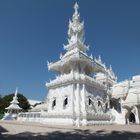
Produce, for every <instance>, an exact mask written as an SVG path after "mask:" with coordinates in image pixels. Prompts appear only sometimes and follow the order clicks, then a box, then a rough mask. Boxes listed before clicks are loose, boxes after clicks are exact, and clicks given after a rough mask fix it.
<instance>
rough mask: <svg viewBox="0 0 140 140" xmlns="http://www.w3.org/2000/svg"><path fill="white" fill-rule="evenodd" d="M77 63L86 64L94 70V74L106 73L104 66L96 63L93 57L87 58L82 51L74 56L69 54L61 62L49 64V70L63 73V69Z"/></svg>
mask: <svg viewBox="0 0 140 140" xmlns="http://www.w3.org/2000/svg"><path fill="white" fill-rule="evenodd" d="M76 61H79V63H84V64H86V65H87V66H88V67H89V68H90V69H91V70H92V72H103V73H105V66H104V65H102V64H100V63H98V62H96V61H94V60H93V59H92V57H89V56H87V55H86V54H85V53H83V52H81V51H78V52H73V53H72V54H69V55H67V56H66V57H62V58H61V60H59V61H57V62H54V63H48V70H53V71H58V72H61V69H62V68H63V67H64V66H65V65H68V64H69V63H70V62H76Z"/></svg>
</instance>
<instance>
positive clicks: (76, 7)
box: [74, 2, 79, 11]
mask: <svg viewBox="0 0 140 140" xmlns="http://www.w3.org/2000/svg"><path fill="white" fill-rule="evenodd" d="M78 9H79V5H78V3H77V2H76V3H75V4H74V10H75V11H77V10H78Z"/></svg>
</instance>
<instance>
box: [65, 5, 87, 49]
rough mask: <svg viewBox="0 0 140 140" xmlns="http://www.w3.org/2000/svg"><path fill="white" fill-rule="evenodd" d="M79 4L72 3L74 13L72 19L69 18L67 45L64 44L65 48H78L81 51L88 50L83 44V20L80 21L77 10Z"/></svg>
mask: <svg viewBox="0 0 140 140" xmlns="http://www.w3.org/2000/svg"><path fill="white" fill-rule="evenodd" d="M78 9H79V6H78V4H77V3H75V5H74V14H73V16H72V20H69V29H68V37H69V38H68V43H69V44H68V45H66V46H64V48H65V49H67V50H71V49H74V48H75V47H76V48H79V49H80V50H82V51H84V52H85V51H86V50H88V48H87V46H86V45H84V40H85V39H84V34H85V32H84V22H80V14H79V12H78Z"/></svg>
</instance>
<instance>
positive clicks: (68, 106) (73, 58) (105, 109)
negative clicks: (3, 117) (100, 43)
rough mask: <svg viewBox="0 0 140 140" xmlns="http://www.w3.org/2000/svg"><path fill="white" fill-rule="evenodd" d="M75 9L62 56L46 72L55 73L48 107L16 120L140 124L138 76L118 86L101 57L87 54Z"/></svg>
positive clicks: (113, 75) (44, 106)
mask: <svg viewBox="0 0 140 140" xmlns="http://www.w3.org/2000/svg"><path fill="white" fill-rule="evenodd" d="M78 8H79V6H78V4H77V3H76V4H75V5H74V14H73V16H72V20H70V21H69V28H68V44H67V45H64V49H65V51H66V52H65V54H63V55H62V54H60V59H59V60H58V61H57V62H52V63H49V62H48V69H49V70H53V71H56V72H57V73H58V74H57V76H56V78H55V79H54V80H51V81H50V82H47V83H46V86H47V88H48V97H47V104H46V103H45V104H44V105H40V106H39V107H38V108H34V109H33V110H32V111H31V112H27V113H22V114H20V115H19V117H18V120H24V121H37V122H41V123H46V124H53V125H54V124H55V125H75V126H81V125H93V124H126V123H127V124H129V122H135V123H137V124H139V123H140V121H139V120H140V108H139V104H140V95H139V94H140V76H135V77H133V78H132V80H127V81H123V82H120V83H117V77H116V76H115V74H114V72H113V70H112V67H111V66H110V67H109V68H107V67H106V65H105V64H104V63H103V62H102V60H101V57H100V56H99V58H98V59H97V58H93V56H92V55H90V56H89V55H88V50H89V47H88V46H87V45H85V40H84V22H81V21H80V14H79V12H78ZM37 110H38V111H37Z"/></svg>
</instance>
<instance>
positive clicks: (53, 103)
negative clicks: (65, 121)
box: [52, 98, 56, 109]
mask: <svg viewBox="0 0 140 140" xmlns="http://www.w3.org/2000/svg"><path fill="white" fill-rule="evenodd" d="M55 106H56V98H54V99H53V102H52V109H54V107H55Z"/></svg>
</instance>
